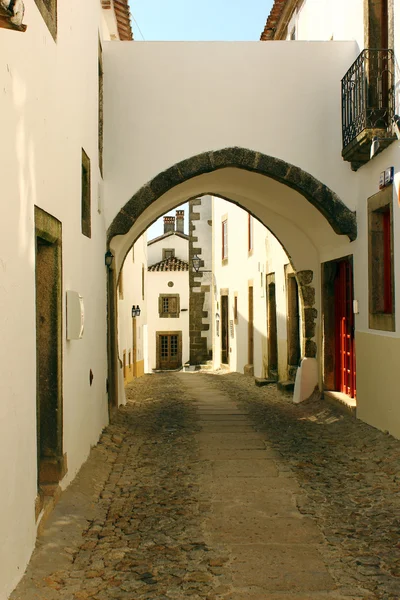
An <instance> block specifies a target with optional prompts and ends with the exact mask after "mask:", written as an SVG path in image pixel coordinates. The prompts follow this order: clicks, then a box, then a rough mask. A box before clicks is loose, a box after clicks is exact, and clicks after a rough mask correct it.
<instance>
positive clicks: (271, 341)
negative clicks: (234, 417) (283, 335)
mask: <svg viewBox="0 0 400 600" xmlns="http://www.w3.org/2000/svg"><path fill="white" fill-rule="evenodd" d="M267 345H268V376H269V377H270V378H271V379H275V380H278V327H277V319H276V291H275V273H270V274H269V275H267Z"/></svg>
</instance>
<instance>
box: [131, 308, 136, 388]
mask: <svg viewBox="0 0 400 600" xmlns="http://www.w3.org/2000/svg"><path fill="white" fill-rule="evenodd" d="M136 337H137V333H136V319H135V317H133V318H132V375H133V377H136V376H137V374H136V360H137V349H136V344H137V342H136Z"/></svg>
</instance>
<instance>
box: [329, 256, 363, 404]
mask: <svg viewBox="0 0 400 600" xmlns="http://www.w3.org/2000/svg"><path fill="white" fill-rule="evenodd" d="M322 281H323V350H324V363H323V364H324V387H325V389H327V390H332V391H337V392H341V393H343V394H346V395H347V396H350V397H351V398H355V397H356V356H355V338H354V311H353V293H354V292H353V289H354V284H353V259H352V256H348V257H344V258H341V259H339V260H334V261H329V262H327V263H324V264H323V266H322Z"/></svg>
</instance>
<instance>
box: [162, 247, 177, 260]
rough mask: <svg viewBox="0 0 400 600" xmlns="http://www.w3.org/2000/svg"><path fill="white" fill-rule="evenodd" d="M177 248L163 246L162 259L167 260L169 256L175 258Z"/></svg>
mask: <svg viewBox="0 0 400 600" xmlns="http://www.w3.org/2000/svg"><path fill="white" fill-rule="evenodd" d="M174 256H175V249H174V248H163V251H162V259H163V260H167V259H168V258H174Z"/></svg>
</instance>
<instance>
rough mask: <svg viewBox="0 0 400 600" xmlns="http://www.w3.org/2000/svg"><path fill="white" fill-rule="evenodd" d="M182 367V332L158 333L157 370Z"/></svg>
mask: <svg viewBox="0 0 400 600" xmlns="http://www.w3.org/2000/svg"><path fill="white" fill-rule="evenodd" d="M181 366H182V332H180V331H174V332H159V333H157V368H158V369H161V370H171V369H178V368H179V367H181Z"/></svg>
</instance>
